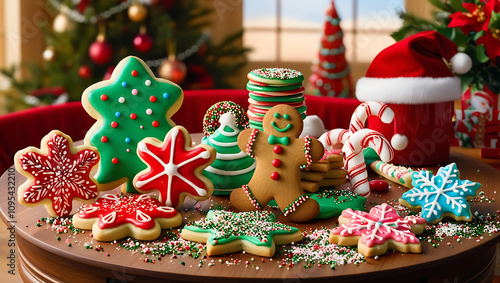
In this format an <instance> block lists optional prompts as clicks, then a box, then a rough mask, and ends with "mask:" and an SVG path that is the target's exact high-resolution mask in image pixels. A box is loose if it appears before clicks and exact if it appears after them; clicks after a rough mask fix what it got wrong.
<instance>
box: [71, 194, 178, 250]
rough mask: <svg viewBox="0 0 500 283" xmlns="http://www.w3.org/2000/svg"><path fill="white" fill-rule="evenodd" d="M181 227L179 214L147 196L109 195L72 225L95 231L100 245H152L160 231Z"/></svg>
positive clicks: (82, 211)
mask: <svg viewBox="0 0 500 283" xmlns="http://www.w3.org/2000/svg"><path fill="white" fill-rule="evenodd" d="M181 223H182V217H181V215H180V214H179V213H178V212H177V210H175V209H174V208H172V207H168V206H164V205H163V204H162V203H161V202H159V201H158V200H157V199H154V198H152V197H151V196H149V195H146V194H141V195H133V196H121V197H120V196H118V195H113V194H106V195H103V196H101V197H100V198H99V199H98V200H97V202H95V203H93V204H87V205H85V206H83V207H82V208H81V209H80V211H78V213H77V214H75V215H73V225H74V226H75V227H76V228H79V229H85V230H92V234H93V238H94V239H96V240H98V241H114V240H119V239H122V238H125V237H132V238H135V239H137V240H143V241H152V240H155V239H157V238H158V237H159V236H160V233H161V229H168V228H172V227H176V226H179V225H181Z"/></svg>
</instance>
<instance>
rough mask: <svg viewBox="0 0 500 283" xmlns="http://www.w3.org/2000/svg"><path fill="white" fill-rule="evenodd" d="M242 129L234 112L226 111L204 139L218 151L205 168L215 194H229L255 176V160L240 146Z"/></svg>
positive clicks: (205, 173)
mask: <svg viewBox="0 0 500 283" xmlns="http://www.w3.org/2000/svg"><path fill="white" fill-rule="evenodd" d="M240 131H241V130H240V129H239V128H238V127H237V126H236V118H235V117H234V116H233V114H232V113H225V114H223V115H222V116H221V117H220V127H219V128H218V129H217V130H216V131H215V133H213V134H212V135H210V136H208V137H205V138H203V140H202V142H203V143H205V144H208V145H210V146H212V147H214V148H215V150H216V151H217V157H216V159H215V161H214V162H213V163H212V164H211V165H210V166H208V167H207V168H205V170H203V175H205V177H207V178H209V179H210V181H212V183H213V184H214V195H229V194H231V192H232V190H234V189H235V188H238V187H241V186H242V185H246V184H247V183H248V182H249V181H250V179H251V178H252V176H253V172H254V169H255V160H254V159H253V158H252V157H250V156H248V155H247V154H246V153H245V152H243V151H241V150H240V148H239V147H238V134H239V133H240Z"/></svg>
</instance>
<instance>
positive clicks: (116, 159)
mask: <svg viewBox="0 0 500 283" xmlns="http://www.w3.org/2000/svg"><path fill="white" fill-rule="evenodd" d="M118 161H119V160H118V158H116V157H114V158H113V159H111V162H112V163H113V164H118Z"/></svg>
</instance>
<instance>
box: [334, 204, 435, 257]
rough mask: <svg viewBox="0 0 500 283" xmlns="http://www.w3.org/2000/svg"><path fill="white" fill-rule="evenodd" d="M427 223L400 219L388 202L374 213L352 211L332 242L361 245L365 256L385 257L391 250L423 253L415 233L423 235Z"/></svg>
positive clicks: (346, 212) (342, 219)
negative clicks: (383, 255)
mask: <svg viewBox="0 0 500 283" xmlns="http://www.w3.org/2000/svg"><path fill="white" fill-rule="evenodd" d="M426 223H427V222H426V221H425V219H424V218H422V217H418V216H406V217H404V218H403V217H401V216H399V214H398V212H397V211H396V209H394V208H393V207H391V206H389V205H388V204H386V203H383V204H381V205H378V206H375V207H373V208H372V209H370V212H369V213H367V212H364V211H359V210H356V211H353V210H352V209H350V208H348V209H346V210H344V211H343V212H342V215H341V216H340V217H339V224H340V226H338V227H336V228H334V229H333V230H332V231H331V232H330V239H329V240H330V243H332V244H338V245H340V246H355V245H357V246H358V251H359V252H360V253H361V254H363V255H364V256H365V257H374V256H376V255H382V254H385V253H386V252H387V250H388V249H394V250H397V251H400V252H404V253H408V252H412V253H420V252H421V247H420V241H419V240H418V238H417V237H416V236H415V234H420V233H422V232H423V230H424V227H425V224H426Z"/></svg>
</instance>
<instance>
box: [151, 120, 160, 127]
mask: <svg viewBox="0 0 500 283" xmlns="http://www.w3.org/2000/svg"><path fill="white" fill-rule="evenodd" d="M152 125H153V127H155V128H156V127H158V126H159V125H160V123H159V122H158V121H156V120H154V121H153V123H152Z"/></svg>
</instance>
